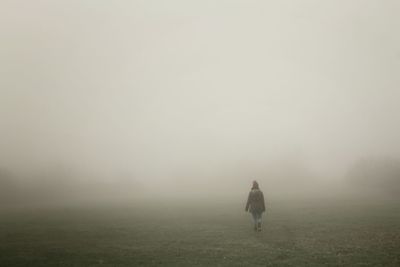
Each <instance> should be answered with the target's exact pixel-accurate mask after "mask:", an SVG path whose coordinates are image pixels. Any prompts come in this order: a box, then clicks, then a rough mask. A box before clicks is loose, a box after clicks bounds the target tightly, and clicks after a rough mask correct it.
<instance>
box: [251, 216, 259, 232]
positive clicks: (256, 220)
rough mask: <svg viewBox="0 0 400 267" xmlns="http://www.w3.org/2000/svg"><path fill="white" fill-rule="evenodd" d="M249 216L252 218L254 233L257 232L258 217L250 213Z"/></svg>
mask: <svg viewBox="0 0 400 267" xmlns="http://www.w3.org/2000/svg"><path fill="white" fill-rule="evenodd" d="M251 215H252V216H253V222H254V231H257V223H258V215H257V213H256V212H252V213H251Z"/></svg>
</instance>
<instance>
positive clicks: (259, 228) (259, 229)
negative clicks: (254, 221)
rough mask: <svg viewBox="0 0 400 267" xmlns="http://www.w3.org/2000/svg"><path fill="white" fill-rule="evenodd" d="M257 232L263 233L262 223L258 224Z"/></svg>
mask: <svg viewBox="0 0 400 267" xmlns="http://www.w3.org/2000/svg"><path fill="white" fill-rule="evenodd" d="M257 231H258V232H261V223H258V227H257Z"/></svg>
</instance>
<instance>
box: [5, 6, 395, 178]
mask: <svg viewBox="0 0 400 267" xmlns="http://www.w3.org/2000/svg"><path fill="white" fill-rule="evenodd" d="M399 11H400V2H399V1H395V0H393V1H389V0H387V1H382V0H379V1H378V0H376V1H370V0H366V1H320V0H312V1H311V0H304V1H295V0H293V1H183V0H182V1H176V0H174V1H88V0H87V1H70V0H68V1H50V0H49V1H1V3H0V32H1V37H0V38H1V42H0V57H1V61H0V76H1V78H0V167H2V168H6V169H11V170H19V171H24V170H27V171H30V170H32V169H40V168H46V167H47V166H53V165H54V166H67V167H71V168H76V169H80V170H95V171H96V172H113V171H116V172H119V171H121V172H132V173H134V175H135V176H136V177H140V179H154V180H155V181H158V180H161V179H170V178H171V177H176V176H179V177H183V178H182V179H184V177H195V178H194V179H201V177H204V176H213V175H214V176H218V175H220V174H221V173H228V174H231V173H233V172H235V170H238V168H239V169H240V168H242V167H243V168H246V166H247V167H249V168H251V167H253V166H262V165H265V164H266V163H267V162H275V161H281V160H283V161H301V162H302V164H305V165H306V166H308V167H309V168H310V169H313V170H316V171H318V172H322V173H323V172H326V173H327V172H329V173H332V172H333V173H339V174H340V173H343V172H344V171H345V170H346V168H348V166H349V165H350V164H352V162H354V161H356V160H357V159H359V158H363V157H371V156H373V157H400V142H399V140H398V137H399V136H400V127H399V126H400V105H399V99H400V90H399V85H400V75H399V74H400V73H399V70H400V34H399V29H400V17H399ZM240 174H241V175H243V176H246V172H245V171H244V172H242V173H240ZM249 176H250V175H249ZM247 178H248V179H252V178H253V177H246V179H247Z"/></svg>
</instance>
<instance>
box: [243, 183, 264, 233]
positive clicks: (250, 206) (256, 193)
mask: <svg viewBox="0 0 400 267" xmlns="http://www.w3.org/2000/svg"><path fill="white" fill-rule="evenodd" d="M246 211H250V212H251V214H252V215H253V219H254V230H256V231H257V230H258V231H261V215H262V213H263V212H264V211H265V201H264V194H263V192H262V191H261V190H260V189H259V187H258V183H257V182H256V181H254V182H253V187H252V188H251V190H250V193H249V196H248V198H247V203H246Z"/></svg>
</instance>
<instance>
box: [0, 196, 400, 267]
mask: <svg viewBox="0 0 400 267" xmlns="http://www.w3.org/2000/svg"><path fill="white" fill-rule="evenodd" d="M161 203H162V202H160V203H153V204H148V203H147V204H140V205H139V204H136V205H130V206H128V205H119V206H118V205H115V206H113V207H112V206H104V207H99V206H97V207H85V208H83V207H80V208H73V207H69V208H48V209H45V208H41V209H32V208H31V209H24V210H14V211H3V212H1V213H0V216H1V217H0V241H1V242H0V266H7V267H8V266H400V207H397V206H396V205H385V204H375V205H367V204H348V203H343V202H342V203H325V204H321V203H320V204H319V205H316V204H315V203H314V204H313V203H308V204H306V203H302V204H301V203H300V204H299V203H296V204H295V203H292V204H290V203H280V204H271V205H269V207H268V208H269V210H268V211H267V214H266V215H265V216H264V218H263V219H264V225H263V227H264V228H263V231H262V232H261V233H255V232H253V230H252V225H251V216H250V214H248V213H247V214H246V213H245V212H244V211H243V204H240V203H238V204H235V205H233V204H226V203H222V202H216V203H214V204H213V205H206V204H204V205H201V204H199V203H197V204H195V203H193V204H187V205H183V204H176V203H175V204H174V203H172V202H171V203H163V204H161ZM209 203H210V202H209Z"/></svg>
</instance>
